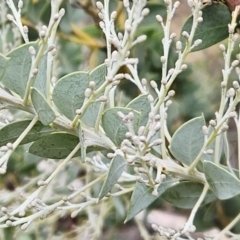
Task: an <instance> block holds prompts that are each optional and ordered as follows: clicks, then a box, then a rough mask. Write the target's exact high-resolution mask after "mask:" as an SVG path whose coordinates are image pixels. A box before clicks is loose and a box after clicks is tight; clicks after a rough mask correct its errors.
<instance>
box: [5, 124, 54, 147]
mask: <svg viewBox="0 0 240 240" xmlns="http://www.w3.org/2000/svg"><path fill="white" fill-rule="evenodd" d="M30 123H31V120H24V121H18V122H13V123H9V124H8V125H6V126H5V127H3V128H1V129H0V136H1V137H0V146H4V145H6V144H7V143H13V142H15V141H16V140H17V138H18V137H19V136H20V135H21V134H22V132H23V131H24V130H25V129H26V127H27V126H28V125H29V124H30ZM52 132H53V129H52V128H51V127H48V126H44V125H43V124H42V123H41V122H37V123H36V124H35V125H34V126H33V128H32V129H31V130H30V131H29V133H28V134H27V136H26V137H25V138H24V139H23V140H22V142H21V143H20V144H26V143H29V142H33V141H35V140H37V139H39V138H42V137H45V136H48V135H49V134H50V133H52Z"/></svg>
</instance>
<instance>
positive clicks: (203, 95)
mask: <svg viewBox="0 0 240 240" xmlns="http://www.w3.org/2000/svg"><path fill="white" fill-rule="evenodd" d="M17 2H18V1H17V0H15V3H16V4H17ZM110 3H111V9H112V10H117V12H118V15H117V19H116V29H117V30H118V31H123V29H124V21H125V19H126V13H125V12H124V8H123V5H122V2H121V1H117V0H110ZM0 6H1V32H4V31H6V34H5V35H4V36H5V39H3V37H2V39H1V45H0V50H1V53H3V54H5V53H7V52H8V51H9V50H11V49H12V48H14V47H16V46H17V45H20V44H21V43H22V39H21V37H20V35H19V33H18V32H17V30H16V28H15V26H13V25H12V24H11V23H10V22H8V21H7V20H6V14H7V11H8V12H9V10H8V9H7V7H6V6H5V3H4V1H1V3H0ZM62 7H63V8H65V10H66V14H65V16H64V17H63V19H62V21H61V23H60V26H59V29H58V34H57V39H56V41H57V49H58V55H57V61H56V62H55V63H54V64H55V65H54V68H55V74H56V78H57V79H58V78H60V77H62V76H64V75H66V74H68V73H71V72H74V71H78V70H81V71H89V70H91V69H93V68H94V67H96V66H98V65H99V64H101V63H103V62H104V60H105V58H106V46H105V39H104V35H103V33H102V31H101V29H100V28H99V26H98V22H99V17H98V12H97V9H96V7H95V0H71V1H70V2H69V1H68V0H64V1H63V3H62ZM147 7H148V8H149V9H150V11H151V12H150V14H149V15H148V16H147V17H146V19H145V20H144V21H143V22H142V23H141V25H140V28H139V29H138V33H137V34H138V35H140V34H145V35H147V36H148V39H147V41H146V42H145V43H141V44H139V45H137V46H136V47H135V48H134V49H133V51H132V53H131V54H132V55H133V56H135V57H137V58H139V66H138V69H139V75H140V78H146V79H147V80H148V81H150V80H155V81H156V82H157V83H160V80H161V62H160V60H159V57H160V56H161V55H162V51H163V49H162V44H161V39H162V36H163V31H162V28H161V26H160V25H159V23H158V22H157V21H156V20H155V15H157V14H160V15H161V16H162V17H163V18H164V16H165V15H166V7H165V5H164V4H163V1H162V0H150V1H149V2H148V6H147ZM50 10H51V7H50V0H25V1H24V8H23V9H22V22H23V24H24V25H27V26H28V27H29V38H30V41H35V40H37V39H38V30H39V28H40V26H42V25H43V24H46V25H47V24H48V20H49V16H50ZM189 15H190V11H189V8H188V7H187V5H186V3H185V1H181V4H180V8H179V9H178V10H177V12H176V16H175V19H174V20H173V26H172V31H173V32H176V33H177V34H180V31H181V28H182V25H183V24H184V22H185V21H186V19H187V17H188V16H189ZM178 36H179V35H178ZM178 38H179V37H177V39H176V40H178ZM221 55H222V54H221V51H220V50H219V48H218V44H217V45H216V46H212V47H210V48H208V49H205V50H203V51H200V52H195V53H191V54H190V55H189V56H188V58H187V63H188V68H187V70H186V71H184V72H183V73H181V74H180V75H179V76H178V78H177V79H176V81H175V83H174V84H173V89H174V90H175V91H176V95H175V98H174V103H173V105H172V106H171V107H170V109H169V116H168V124H169V129H170V132H171V133H173V132H174V131H175V130H176V128H177V127H179V126H180V125H181V124H182V123H184V122H185V121H186V120H189V119H191V118H193V117H196V116H199V115H201V114H202V113H203V114H204V116H205V118H206V121H208V120H209V119H211V118H214V112H215V111H216V110H217V109H218V105H219V101H220V95H221V88H220V82H221V81H222V74H221V69H222V67H223V58H222V56H221ZM176 59H177V55H176V53H175V46H174V43H173V45H172V49H171V53H170V58H169V64H170V65H169V67H170V68H171V67H172V66H174V64H175V61H176ZM121 71H122V72H126V71H127V69H124V68H123V69H121ZM234 77H235V78H236V76H233V78H234ZM138 94H139V93H138V90H137V88H136V87H135V86H134V85H133V84H132V83H130V82H129V81H122V83H121V84H120V88H119V91H118V93H117V96H118V97H119V98H121V101H119V105H125V104H126V103H128V102H129V101H130V99H132V98H133V97H135V96H137V95H138ZM234 131H235V129H234V128H233V129H232V132H233V133H232V132H230V133H232V134H231V135H230V137H231V147H232V149H233V150H234V148H236V147H235V146H236V136H235V135H234ZM233 152H234V154H233V155H232V159H233V161H234V158H235V156H236V155H235V154H236V150H234V151H233ZM39 160H40V158H38V157H33V156H32V155H29V154H27V153H26V152H25V150H24V148H23V147H19V149H18V151H16V152H14V154H13V155H12V157H11V160H10V162H9V169H8V172H7V173H6V174H5V175H3V176H0V180H1V181H0V184H1V189H2V190H1V192H2V193H1V197H0V204H1V206H5V204H6V203H7V204H11V202H8V200H6V199H4V198H3V197H2V196H3V195H2V194H3V193H4V191H7V192H12V193H14V191H15V190H16V189H18V188H19V187H20V186H21V185H23V184H24V183H25V179H26V178H29V177H34V176H36V175H37V174H38V172H39V169H38V168H37V163H38V162H39ZM70 173H71V174H72V175H71V179H74V178H81V177H82V176H84V175H85V174H86V170H82V171H78V172H76V171H75V172H74V167H73V168H72V169H70V170H69V172H68V174H70ZM69 181H70V180H69ZM98 187H99V186H96V188H98ZM128 197H129V198H130V196H128ZM239 200H240V199H239V196H237V197H235V198H234V199H230V200H227V201H223V202H214V203H211V204H209V205H206V206H203V207H202V208H201V210H200V211H199V212H198V217H197V219H196V223H195V224H196V226H197V230H198V231H205V230H206V229H209V228H210V227H219V228H222V227H224V226H225V225H226V224H227V223H228V222H229V221H230V219H231V217H233V216H234V214H235V213H237V212H239V210H236V207H238V208H239V204H238V203H239ZM126 202H127V201H126V199H124V198H123V199H115V200H114V208H112V209H110V210H109V212H108V214H107V216H108V217H107V218H106V219H104V222H103V223H102V225H103V237H102V238H101V239H116V240H118V239H119V240H120V239H141V237H140V236H139V232H138V230H136V228H135V227H134V226H135V225H139V223H136V222H134V221H131V222H129V223H127V224H125V225H124V224H122V222H123V221H124V218H125V213H126ZM16 204H18V202H16ZM229 206H232V208H229ZM105 207H106V208H107V206H105ZM152 209H164V210H165V211H167V210H168V211H170V212H171V211H172V212H173V211H174V212H175V211H176V212H177V214H181V215H184V216H185V215H187V214H188V213H189V212H188V211H183V210H180V209H178V210H177V209H173V208H172V207H171V206H170V205H169V204H167V203H166V202H164V201H163V200H157V202H155V203H153V204H152V205H151V206H150V208H149V209H148V211H147V213H149V212H151V211H152ZM169 209H170V210H169ZM226 209H227V211H226ZM234 209H235V210H234ZM147 213H145V223H146V226H147V227H149V223H148V222H147V216H148V214H147ZM51 221H52V222H51ZM84 224H86V214H84V213H82V214H80V215H79V216H78V217H77V218H74V219H72V218H71V217H70V215H69V214H65V215H63V214H59V219H58V220H57V221H55V219H51V216H49V217H48V218H47V219H46V220H44V221H39V222H37V223H36V222H34V223H33V224H32V225H31V227H30V228H29V229H28V230H27V231H26V232H22V231H21V230H20V229H19V228H17V229H14V228H8V229H4V230H0V239H18V240H32V239H37V240H41V239H51V240H52V239H84V238H83V237H81V238H79V235H80V234H79V235H78V232H79V231H81V228H82V225H84ZM79 226H81V227H79ZM76 229H78V230H76ZM149 229H150V228H149ZM235 229H236V230H238V231H240V228H238V227H235ZM73 230H74V231H73ZM150 231H151V230H150Z"/></svg>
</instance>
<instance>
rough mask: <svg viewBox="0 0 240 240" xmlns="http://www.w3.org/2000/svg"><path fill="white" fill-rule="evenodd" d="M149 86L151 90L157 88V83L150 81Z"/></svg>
mask: <svg viewBox="0 0 240 240" xmlns="http://www.w3.org/2000/svg"><path fill="white" fill-rule="evenodd" d="M150 85H151V86H152V88H157V87H158V85H157V83H156V82H155V81H154V80H152V81H151V82H150Z"/></svg>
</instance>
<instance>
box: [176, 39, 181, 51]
mask: <svg viewBox="0 0 240 240" xmlns="http://www.w3.org/2000/svg"><path fill="white" fill-rule="evenodd" d="M176 49H177V50H178V51H180V50H182V42H181V41H177V42H176Z"/></svg>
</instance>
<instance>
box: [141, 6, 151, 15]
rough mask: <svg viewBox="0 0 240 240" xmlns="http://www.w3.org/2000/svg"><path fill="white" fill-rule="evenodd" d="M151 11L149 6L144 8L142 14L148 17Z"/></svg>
mask: <svg viewBox="0 0 240 240" xmlns="http://www.w3.org/2000/svg"><path fill="white" fill-rule="evenodd" d="M149 12H150V10H149V8H144V9H143V10H142V12H141V15H142V16H143V17H146V16H147V15H148V14H149Z"/></svg>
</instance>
